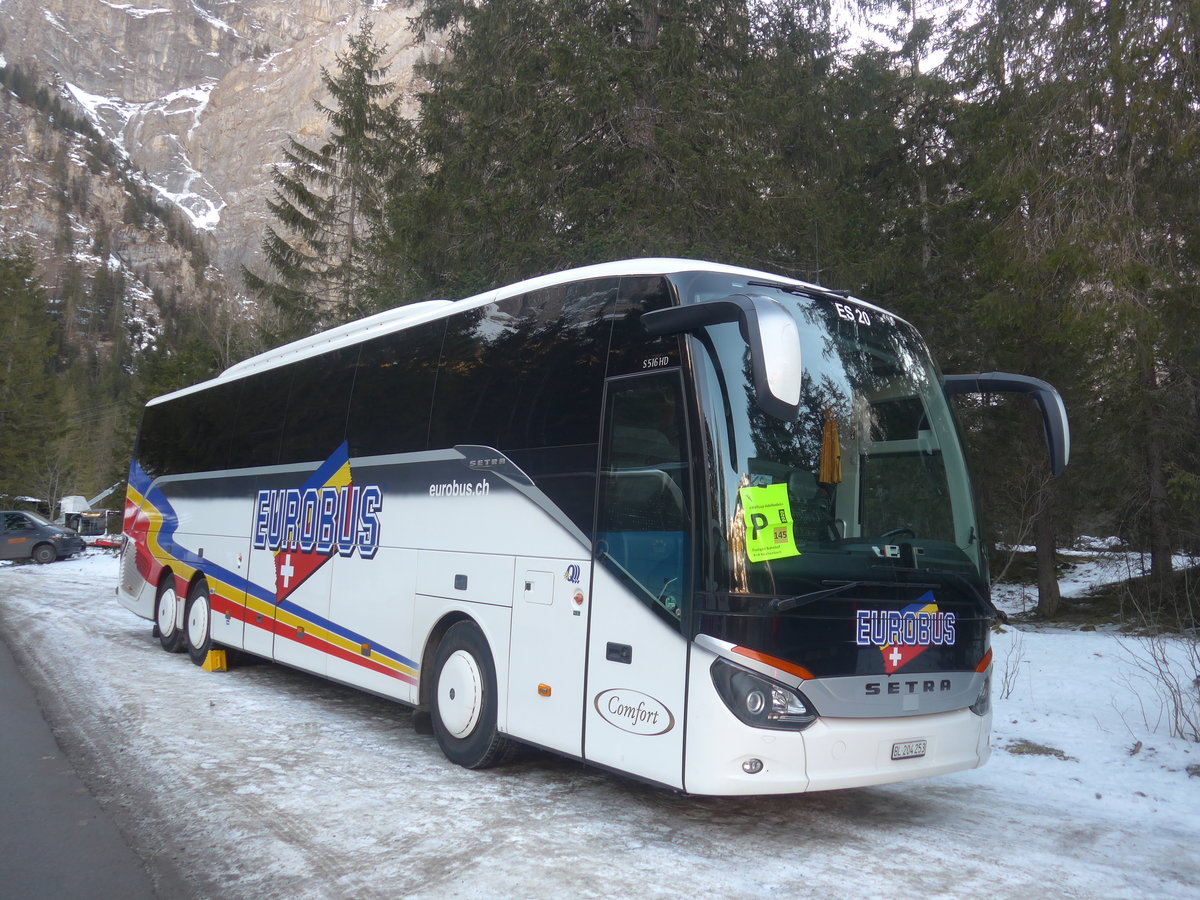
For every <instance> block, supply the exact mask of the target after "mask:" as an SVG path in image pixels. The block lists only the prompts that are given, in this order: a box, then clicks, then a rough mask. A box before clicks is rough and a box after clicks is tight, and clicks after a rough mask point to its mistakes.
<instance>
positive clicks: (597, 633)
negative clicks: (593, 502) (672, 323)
mask: <svg viewBox="0 0 1200 900" xmlns="http://www.w3.org/2000/svg"><path fill="white" fill-rule="evenodd" d="M683 409H684V407H683V392H682V386H681V381H680V376H679V372H678V370H667V371H660V372H657V373H654V374H650V375H638V376H633V377H629V378H620V379H611V380H610V381H609V384H608V387H607V391H606V397H605V415H604V433H603V435H602V438H601V439H602V451H601V460H600V483H599V486H598V492H599V496H598V505H597V529H596V553H595V565H594V570H593V579H592V598H591V628H590V633H589V640H588V671H587V693H586V706H585V710H584V714H585V717H586V729H585V748H584V755H585V757H586V758H587V759H588V760H590V761H592V762H595V763H598V764H600V765H605V766H611V767H613V768H615V769H619V770H621V771H624V772H629V773H631V774H633V775H637V776H640V777H643V778H647V779H650V780H652V781H656V782H659V783H661V784H666V785H670V786H671V787H680V788H681V787H683V732H684V727H683V726H684V723H683V714H684V705H685V692H686V680H685V676H686V668H687V665H686V664H687V642H686V641H685V640H684V638H683V634H682V630H681V624H680V615H681V607H680V602H681V600H682V598H683V597H684V596H685V593H684V592H685V591H686V590H687V589H688V581H689V578H688V571H689V567H690V547H689V540H688V536H689V534H690V526H689V523H690V521H691V517H690V513H689V506H690V504H689V501H688V496H689V493H690V487H689V478H688V465H687V460H688V453H687V445H686V440H685V435H686V428H685V424H684V415H683Z"/></svg>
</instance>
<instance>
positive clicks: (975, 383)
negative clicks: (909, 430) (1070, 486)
mask: <svg viewBox="0 0 1200 900" xmlns="http://www.w3.org/2000/svg"><path fill="white" fill-rule="evenodd" d="M942 389H943V390H944V391H945V393H946V396H947V397H950V396H953V395H954V394H1029V395H1031V396H1032V397H1033V400H1034V402H1035V403H1037V405H1038V409H1039V410H1040V411H1041V414H1042V424H1043V426H1044V427H1045V430H1046V447H1047V449H1048V450H1049V451H1050V471H1051V473H1052V474H1054V475H1061V474H1062V472H1063V469H1065V468H1066V467H1067V463H1068V462H1069V461H1070V458H1071V426H1070V423H1069V422H1068V421H1067V407H1066V406H1065V405H1064V404H1063V400H1062V396H1061V395H1060V394H1059V393H1058V391H1056V390H1055V389H1054V386H1053V385H1051V384H1049V383H1048V382H1045V381H1042V380H1041V379H1040V378H1031V377H1029V376H1028V375H1013V374H1011V373H1008V372H985V373H983V374H980V375H947V376H946V377H945V382H944V383H943V387H942Z"/></svg>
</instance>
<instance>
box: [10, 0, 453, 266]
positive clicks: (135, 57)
mask: <svg viewBox="0 0 1200 900" xmlns="http://www.w3.org/2000/svg"><path fill="white" fill-rule="evenodd" d="M412 14H413V10H412V9H411V7H410V6H409V5H408V4H407V3H392V4H387V5H383V4H374V5H373V4H369V3H361V2H356V0H230V2H220V0H36V2H35V0H0V54H2V55H3V58H4V60H5V61H6V62H7V63H8V64H9V65H10V66H13V65H19V66H21V67H22V69H24V70H26V71H30V70H36V71H37V72H38V73H39V74H40V76H41V77H43V78H44V79H46V80H48V81H51V82H53V83H54V84H56V85H58V86H60V87H61V89H62V90H63V91H64V92H65V94H66V95H68V96H69V97H71V98H72V99H73V100H74V102H75V103H77V104H78V106H79V108H80V109H81V110H85V111H86V112H87V115H88V116H89V117H90V118H91V119H92V121H94V122H95V123H96V125H97V127H98V128H100V129H101V131H102V132H103V133H104V134H105V135H107V136H108V137H109V138H110V139H111V140H112V141H113V142H114V143H115V144H116V145H117V146H118V147H119V148H120V149H121V150H122V151H123V152H124V153H125V154H127V156H128V159H129V161H130V162H131V163H132V164H133V165H134V166H135V167H136V168H138V169H140V170H142V171H143V172H145V173H146V176H147V178H148V180H149V183H150V185H151V186H152V188H153V190H154V191H155V192H156V193H157V195H158V196H159V198H160V199H162V200H164V201H169V202H170V203H173V204H176V205H178V207H179V208H180V209H182V210H184V211H185V212H186V214H187V216H188V217H189V218H190V220H191V222H192V223H193V224H194V225H195V227H196V228H197V229H199V230H200V231H201V232H202V233H204V234H205V235H207V238H206V249H207V251H208V253H209V256H210V257H211V259H212V260H213V262H214V263H215V264H216V265H217V267H218V268H219V269H221V270H223V271H224V272H225V273H226V275H227V276H230V284H231V285H232V286H234V287H236V286H237V285H239V284H240V279H239V278H238V277H237V273H238V272H239V271H240V266H241V265H242V264H243V263H245V264H249V265H250V266H251V267H255V266H256V264H257V261H258V252H259V242H260V240H261V237H262V232H263V228H264V226H265V225H266V224H267V222H268V221H269V215H268V213H267V210H266V206H265V202H264V201H265V199H266V198H267V197H268V196H269V195H270V191H271V179H270V168H271V165H272V163H273V162H275V161H276V160H278V159H279V158H280V153H279V150H280V148H281V147H282V145H283V143H284V142H285V140H286V139H287V137H288V136H294V137H297V138H298V139H300V140H302V141H304V142H305V143H308V144H309V145H310V146H316V145H317V144H318V143H320V142H321V140H323V137H324V134H325V128H326V123H325V120H324V119H323V118H322V117H321V115H320V114H319V112H318V111H317V110H316V109H315V108H314V106H313V101H314V99H325V98H323V97H322V95H321V84H320V72H321V67H322V66H325V67H327V68H330V69H332V68H333V67H334V66H335V65H336V54H337V53H338V52H340V51H342V50H343V49H344V48H345V46H346V41H347V38H348V37H349V36H350V35H351V34H353V33H354V32H356V31H357V30H358V27H359V23H360V21H361V20H362V18H363V17H369V18H370V19H371V20H372V22H373V23H374V35H375V38H376V40H377V41H378V42H379V43H380V44H384V45H386V46H387V48H388V53H387V59H386V60H385V61H386V62H387V63H388V64H390V65H391V72H390V77H391V78H392V79H393V80H394V81H396V82H397V85H398V86H399V88H400V89H401V90H402V91H403V92H404V93H405V95H406V96H409V97H411V88H412V74H411V73H412V67H413V65H414V63H415V62H416V61H417V60H418V59H419V58H420V57H421V55H423V54H425V53H427V52H430V50H431V48H430V46H429V45H427V44H418V43H417V42H416V40H415V37H414V35H413V33H412V31H411V29H410V26H409V18H410V17H411V16H412ZM31 214H32V211H31Z"/></svg>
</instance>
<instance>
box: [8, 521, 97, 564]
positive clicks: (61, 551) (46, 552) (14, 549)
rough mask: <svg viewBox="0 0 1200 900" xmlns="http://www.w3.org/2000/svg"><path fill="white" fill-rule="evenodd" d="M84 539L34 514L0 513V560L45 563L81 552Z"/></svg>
mask: <svg viewBox="0 0 1200 900" xmlns="http://www.w3.org/2000/svg"><path fill="white" fill-rule="evenodd" d="M86 546H87V544H85V543H84V541H83V538H81V537H80V536H79V535H77V534H76V533H75V532H73V531H70V530H68V529H66V528H59V527H58V526H57V525H52V524H51V523H50V522H47V521H46V520H45V519H43V518H42V517H41V516H39V515H38V514H37V513H35V512H21V511H10V510H4V511H0V559H33V560H34V561H35V562H39V563H48V562H54V560H56V559H66V558H67V557H68V556H72V555H74V554H76V553H80V552H82V551H83V549H84V548H85V547H86Z"/></svg>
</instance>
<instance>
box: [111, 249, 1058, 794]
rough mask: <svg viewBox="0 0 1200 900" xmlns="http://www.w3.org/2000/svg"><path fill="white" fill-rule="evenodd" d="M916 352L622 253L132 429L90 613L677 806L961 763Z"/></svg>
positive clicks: (949, 512) (281, 370) (419, 315)
mask: <svg viewBox="0 0 1200 900" xmlns="http://www.w3.org/2000/svg"><path fill="white" fill-rule="evenodd" d="M996 391H1020V392H1026V393H1030V394H1032V395H1033V397H1034V398H1035V399H1036V400H1037V401H1038V404H1039V406H1040V407H1041V410H1042V414H1043V418H1044V421H1045V424H1046V430H1047V438H1048V443H1049V448H1050V452H1051V454H1052V468H1053V469H1054V470H1055V471H1056V472H1057V471H1058V470H1061V468H1062V467H1063V465H1065V463H1066V459H1067V454H1068V450H1069V446H1068V443H1069V439H1068V432H1067V423H1066V416H1065V411H1064V409H1063V406H1062V402H1061V400H1060V399H1059V397H1058V394H1057V393H1056V392H1055V391H1054V389H1053V388H1051V387H1050V386H1049V385H1047V384H1045V383H1044V382H1040V381H1036V380H1034V379H1029V378H1023V377H1021V376H1014V375H1003V374H999V373H992V374H987V375H970V376H950V377H943V376H941V375H940V374H939V373H938V371H937V369H936V368H935V367H934V364H933V362H932V361H931V359H930V356H929V353H928V351H927V349H926V347H925V345H924V343H923V342H922V340H921V338H920V337H919V336H918V335H917V333H916V332H915V330H914V329H913V328H912V327H911V326H910V325H908V324H907V323H905V322H904V321H902V320H900V319H898V318H897V317H895V316H893V315H891V314H890V313H888V312H886V311H884V310H882V309H880V308H878V307H876V306H872V305H869V304H867V303H863V302H861V301H858V300H855V299H853V298H850V297H846V296H843V295H841V294H836V293H833V292H830V291H828V290H825V289H823V288H820V287H817V286H815V285H811V284H806V283H803V282H799V281H795V280H792V279H789V278H783V277H780V276H777V275H770V274H766V273H762V272H754V271H749V270H745V269H738V268H732V267H729V266H723V265H715V264H712V263H706V262H696V261H690V260H662V259H647V260H632V261H626V262H617V263H609V264H604V265H598V266H592V267H588V268H583V269H577V270H573V271H569V272H562V273H559V274H555V275H549V276H545V277H541V278H535V279H533V280H530V281H525V282H522V283H520V284H515V285H512V286H510V287H505V288H501V289H499V290H494V291H489V292H488V293H485V294H480V295H479V296H476V297H471V298H468V299H465V300H460V301H457V302H450V301H441V300H438V301H428V302H425V303H418V304H415V305H412V306H405V307H401V308H399V309H395V310H392V311H390V312H385V313H381V314H379V315H376V316H373V317H371V318H368V319H364V320H362V321H359V322H354V323H351V324H349V325H345V326H342V327H339V328H335V329H333V330H331V331H328V332H325V333H323V334H319V335H316V336H314V337H312V338H308V339H305V340H301V341H298V342H295V343H293V344H289V345H287V346H284V347H281V348H279V349H277V350H272V351H270V352H267V353H264V354H262V355H260V356H257V357H254V358H252V359H249V360H246V361H245V362H242V363H238V364H237V365H235V366H233V367H231V368H229V369H227V370H226V371H225V372H223V373H222V374H221V375H219V376H217V377H216V378H214V379H212V380H211V381H208V382H205V383H203V384H199V385H195V386H193V387H190V388H186V389H184V390H180V391H177V392H175V393H173V394H169V395H167V396H164V397H159V398H157V399H155V400H152V401H151V402H150V403H149V404H147V407H146V410H145V415H144V418H143V421H142V426H141V431H140V435H139V439H138V444H137V450H136V455H135V459H134V461H133V463H132V466H131V471H130V477H129V492H128V498H127V501H126V508H125V527H124V532H125V537H126V540H125V541H124V542H123V550H122V562H121V574H120V585H119V587H118V594H119V597H120V599H121V602H122V603H123V604H124V605H126V606H127V607H128V608H129V609H131V610H133V611H134V612H135V613H137V614H138V615H140V616H142V617H144V618H146V619H150V620H152V621H153V622H154V623H155V624H154V630H155V633H156V635H157V636H158V638H159V640H160V642H161V643H162V646H163V647H164V648H165V649H166V650H169V651H176V650H183V649H186V650H187V652H188V653H189V654H190V655H191V658H192V660H193V661H195V662H196V663H198V664H199V663H202V662H203V661H204V659H205V658H206V656H207V654H208V653H209V650H210V648H212V647H214V646H222V647H228V648H236V649H239V650H242V651H245V652H248V653H251V654H256V655H258V656H261V657H265V658H267V659H272V660H277V661H279V662H282V663H286V664H288V665H291V666H295V667H297V668H300V669H303V670H305V671H308V672H312V673H315V674H318V675H322V676H324V677H327V678H330V679H333V680H336V681H339V682H344V683H346V684H350V685H354V686H356V687H359V688H362V689H364V690H367V691H371V692H374V693H376V694H381V695H384V696H386V697H391V698H394V699H395V700H397V701H399V702H401V703H403V704H407V705H409V706H412V707H415V708H416V709H417V710H418V713H417V715H416V717H415V718H414V722H425V723H429V722H430V720H431V724H432V730H433V731H434V733H435V734H436V736H437V740H438V743H439V744H440V746H441V748H442V750H443V751H444V752H445V754H446V756H447V757H449V758H450V759H451V760H453V761H454V762H456V763H459V764H461V765H463V766H467V767H472V768H478V767H484V766H487V765H491V764H493V763H495V762H497V761H499V760H500V759H502V758H504V756H505V755H506V751H507V750H508V749H509V748H510V747H511V745H512V742H514V741H516V742H520V743H524V744H530V745H534V746H537V747H542V748H548V749H550V750H553V751H556V752H558V753H561V754H564V755H566V756H569V757H573V758H576V759H580V760H585V761H587V762H589V763H592V764H594V765H597V766H600V767H603V768H607V769H611V770H613V771H617V772H621V773H625V774H628V775H631V776H634V777H636V778H640V779H643V780H646V781H649V782H653V783H656V784H660V785H664V786H667V787H670V788H674V789H677V790H681V791H686V792H689V793H695V794H769V793H790V792H799V791H807V790H824V789H829V788H843V787H852V786H858V785H870V784H879V783H884V782H894V781H901V780H905V779H912V778H919V777H924V776H929V775H936V774H939V773H945V772H951V771H954V770H958V769H965V768H970V767H973V766H978V765H980V764H981V763H983V762H984V760H985V759H986V758H987V756H988V754H989V747H988V738H989V730H990V722H991V712H990V706H989V682H990V675H991V671H992V653H991V650H990V649H989V625H990V623H991V621H992V620H993V618H994V616H995V615H996V612H995V609H994V608H993V606H992V604H991V601H990V599H989V590H988V578H987V571H986V562H985V554H984V546H983V543H982V541H981V538H980V533H979V526H978V524H977V520H976V514H975V505H974V500H973V496H972V489H971V483H970V480H969V477H968V471H967V464H966V460H965V459H964V455H963V447H962V443H961V441H960V438H959V434H958V431H957V428H956V425H955V421H954V417H953V415H952V413H951V409H950V406H949V404H948V402H947V395H948V394H951V393H961V392H984V393H990V392H996Z"/></svg>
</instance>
